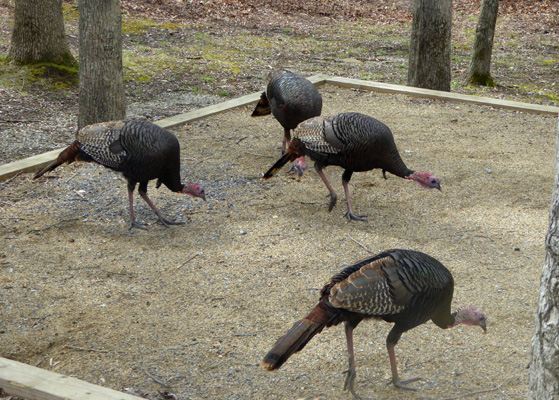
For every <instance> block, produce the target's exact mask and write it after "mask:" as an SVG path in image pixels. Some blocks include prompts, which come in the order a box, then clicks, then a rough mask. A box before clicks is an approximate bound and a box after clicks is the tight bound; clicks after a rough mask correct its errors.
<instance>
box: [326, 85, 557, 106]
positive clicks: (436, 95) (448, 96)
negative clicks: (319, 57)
mask: <svg viewBox="0 0 559 400" xmlns="http://www.w3.org/2000/svg"><path fill="white" fill-rule="evenodd" d="M325 83H329V84H332V85H337V86H341V87H346V88H352V89H360V90H369V91H373V92H380V93H392V94H405V95H408V96H414V97H423V98H429V99H436V100H446V101H456V102H461V103H472V104H478V105H484V106H490V107H496V108H506V109H510V110H516V111H523V112H529V113H537V114H548V115H559V107H553V106H542V105H539V104H530V103H523V102H520V101H510V100H500V99H492V98H490V97H479V96H472V95H467V94H459V93H453V92H442V91H438V90H430V89H421V88H416V87H411V86H400V85H392V84H389V83H380V82H371V81H363V80H360V79H350V78H340V77H329V78H326V82H325Z"/></svg>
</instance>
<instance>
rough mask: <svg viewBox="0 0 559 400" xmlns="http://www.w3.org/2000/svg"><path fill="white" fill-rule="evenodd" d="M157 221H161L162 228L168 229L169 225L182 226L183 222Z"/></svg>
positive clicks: (164, 219)
mask: <svg viewBox="0 0 559 400" xmlns="http://www.w3.org/2000/svg"><path fill="white" fill-rule="evenodd" d="M159 221H161V223H162V224H163V226H165V227H167V228H168V227H169V225H184V222H181V221H169V220H168V219H166V218H159Z"/></svg>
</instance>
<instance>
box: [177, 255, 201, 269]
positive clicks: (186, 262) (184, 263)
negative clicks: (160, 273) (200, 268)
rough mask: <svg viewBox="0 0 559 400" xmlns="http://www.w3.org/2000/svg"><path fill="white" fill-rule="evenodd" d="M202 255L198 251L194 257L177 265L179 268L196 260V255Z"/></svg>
mask: <svg viewBox="0 0 559 400" xmlns="http://www.w3.org/2000/svg"><path fill="white" fill-rule="evenodd" d="M199 255H200V253H196V254H194V255H193V256H192V257H190V258H189V259H188V260H186V261H185V262H183V263H182V264H181V265H179V266H178V267H177V269H179V268H182V267H184V266H185V265H186V264H188V263H189V262H190V261H192V260H194V259H195V258H196V257H198V256H199Z"/></svg>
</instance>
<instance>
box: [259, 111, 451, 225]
mask: <svg viewBox="0 0 559 400" xmlns="http://www.w3.org/2000/svg"><path fill="white" fill-rule="evenodd" d="M305 155H308V156H309V157H310V158H311V160H313V161H314V167H315V169H316V172H318V175H319V176H320V178H321V179H322V181H323V182H324V184H325V185H326V187H327V188H328V190H329V191H330V197H331V199H330V206H329V207H328V211H332V209H333V208H334V206H335V205H336V200H337V198H338V196H337V195H336V192H335V191H334V189H333V188H332V186H331V185H330V182H328V179H326V176H325V175H324V172H322V169H323V168H325V167H327V166H329V165H338V166H340V167H342V168H344V169H345V171H344V173H343V175H342V185H343V187H344V191H345V196H346V201H347V214H346V216H347V218H348V219H349V220H350V221H351V220H352V219H354V220H359V221H364V220H366V219H365V218H364V216H363V215H355V214H353V209H352V208H351V200H350V197H349V188H348V183H349V180H350V179H351V176H352V174H353V173H354V172H361V171H370V170H372V169H375V168H381V169H382V174H383V176H384V178H385V179H386V172H390V173H391V174H394V175H396V176H399V177H401V178H405V179H409V180H412V181H415V182H417V183H418V184H419V185H420V186H422V187H424V188H427V189H433V188H436V189H439V190H441V185H440V182H439V180H438V179H437V178H436V177H435V175H432V174H430V173H427V172H423V171H413V170H411V169H409V168H408V167H406V164H404V161H403V160H402V158H401V157H400V154H399V153H398V149H397V148H396V143H394V137H393V136H392V132H391V131H390V128H388V126H386V125H385V124H383V123H382V122H380V121H378V120H376V119H374V118H372V117H369V116H367V115H363V114H359V113H342V114H337V115H333V116H322V117H315V118H311V119H308V120H306V121H304V122H303V123H301V124H300V125H299V127H298V128H297V129H295V131H293V139H292V140H291V144H290V145H289V147H288V148H287V151H286V152H285V154H284V155H283V156H282V157H281V158H280V159H279V160H278V161H277V162H276V163H275V164H274V165H273V166H272V167H271V168H270V169H269V170H268V172H266V173H265V174H264V176H263V178H264V179H268V178H271V177H272V176H274V175H275V174H276V173H277V171H278V170H279V169H280V168H281V167H283V166H284V165H285V164H287V163H288V162H289V161H293V160H295V159H296V158H298V157H301V156H305Z"/></svg>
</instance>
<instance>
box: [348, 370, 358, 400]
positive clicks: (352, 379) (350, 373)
mask: <svg viewBox="0 0 559 400" xmlns="http://www.w3.org/2000/svg"><path fill="white" fill-rule="evenodd" d="M344 374H347V378H345V383H344V390H349V392H350V393H351V394H352V395H353V397H355V398H356V399H362V397H361V396H359V395H358V394H357V393H356V392H355V387H354V383H355V377H356V376H357V373H356V372H355V370H353V371H352V370H347V371H344Z"/></svg>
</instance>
